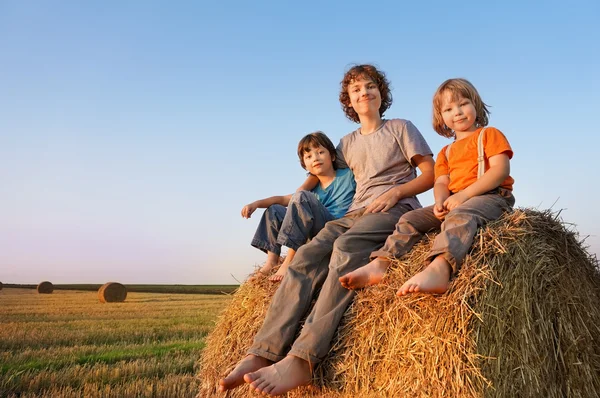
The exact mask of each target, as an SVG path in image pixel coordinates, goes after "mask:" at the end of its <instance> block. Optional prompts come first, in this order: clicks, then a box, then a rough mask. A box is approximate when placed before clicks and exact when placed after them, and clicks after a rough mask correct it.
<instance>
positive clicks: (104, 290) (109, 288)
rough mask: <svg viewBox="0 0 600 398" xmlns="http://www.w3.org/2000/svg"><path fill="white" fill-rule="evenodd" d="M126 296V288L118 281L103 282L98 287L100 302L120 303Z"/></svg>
mask: <svg viewBox="0 0 600 398" xmlns="http://www.w3.org/2000/svg"><path fill="white" fill-rule="evenodd" d="M126 298H127V288H126V287H125V286H123V285H122V284H120V283H118V282H108V283H105V284H104V285H102V286H101V287H100V289H98V299H99V300H100V302H101V303H122V302H123V301H125V299H126Z"/></svg>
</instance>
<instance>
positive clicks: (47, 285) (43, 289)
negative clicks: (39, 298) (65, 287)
mask: <svg viewBox="0 0 600 398" xmlns="http://www.w3.org/2000/svg"><path fill="white" fill-rule="evenodd" d="M53 291H54V285H53V284H52V282H48V281H44V282H40V284H39V285H37V292H38V293H39V294H51V293H52V292H53Z"/></svg>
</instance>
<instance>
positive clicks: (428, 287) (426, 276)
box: [396, 256, 451, 296]
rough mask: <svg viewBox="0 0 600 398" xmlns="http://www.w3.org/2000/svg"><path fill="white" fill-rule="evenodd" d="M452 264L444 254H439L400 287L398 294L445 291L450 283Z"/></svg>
mask: <svg viewBox="0 0 600 398" xmlns="http://www.w3.org/2000/svg"><path fill="white" fill-rule="evenodd" d="M450 270H451V268H450V264H448V261H446V259H444V258H443V257H442V256H437V257H436V258H435V260H433V261H432V262H431V264H429V265H428V266H427V268H425V269H424V270H423V271H421V272H419V273H418V274H416V275H415V276H413V277H412V278H410V279H409V280H407V281H406V282H405V283H404V285H402V286H401V287H400V289H399V290H398V292H397V293H396V295H397V296H404V295H406V294H408V293H418V292H420V293H439V294H441V293H444V292H446V290H448V284H449V283H450Z"/></svg>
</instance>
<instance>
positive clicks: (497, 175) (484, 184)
mask: <svg viewBox="0 0 600 398" xmlns="http://www.w3.org/2000/svg"><path fill="white" fill-rule="evenodd" d="M489 162H490V168H489V169H488V170H486V172H485V173H484V174H483V176H481V178H480V179H478V180H477V181H475V182H474V183H473V184H471V185H469V186H468V187H467V188H465V189H463V190H462V191H460V192H457V193H455V194H454V195H452V196H450V197H449V198H448V199H446V201H445V202H444V206H445V207H446V209H447V210H448V211H450V210H452V209H454V208H455V207H458V206H460V205H461V204H463V203H464V202H466V201H467V200H469V199H471V198H472V197H474V196H478V195H481V194H483V193H486V192H489V191H491V190H492V189H495V188H498V187H499V186H500V184H502V182H504V180H506V178H507V177H508V176H509V175H510V160H509V158H508V155H507V154H506V153H500V154H498V155H494V156H492V157H490V158H489Z"/></svg>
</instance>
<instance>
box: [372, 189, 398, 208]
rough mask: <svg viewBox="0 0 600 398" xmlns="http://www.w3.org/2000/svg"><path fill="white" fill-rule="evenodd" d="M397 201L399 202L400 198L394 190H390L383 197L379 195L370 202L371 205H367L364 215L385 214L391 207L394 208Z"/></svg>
mask: <svg viewBox="0 0 600 398" xmlns="http://www.w3.org/2000/svg"><path fill="white" fill-rule="evenodd" d="M398 200H400V196H399V195H398V193H397V192H396V190H395V189H390V190H389V191H387V192H386V193H384V194H383V195H380V196H379V197H378V198H377V199H375V200H374V201H373V202H371V204H370V205H368V206H367V208H366V209H365V213H364V214H367V213H380V212H386V211H388V210H389V209H391V208H392V207H394V206H396V203H398Z"/></svg>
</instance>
